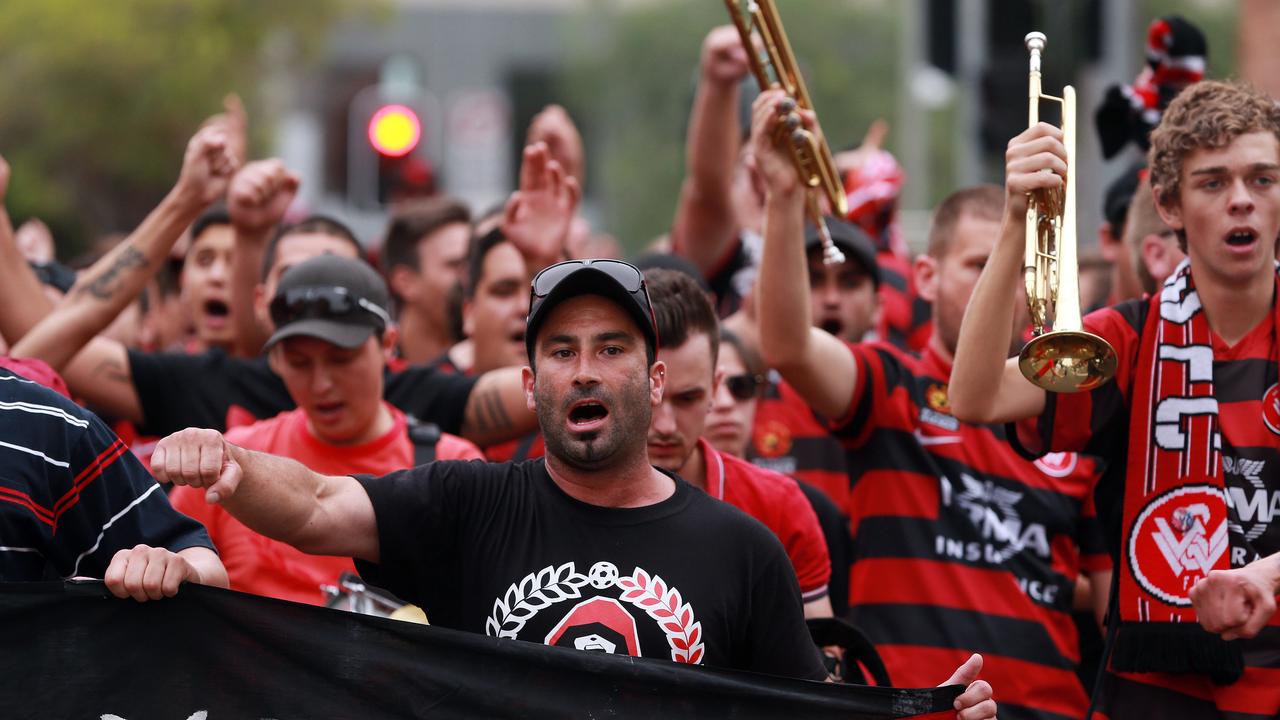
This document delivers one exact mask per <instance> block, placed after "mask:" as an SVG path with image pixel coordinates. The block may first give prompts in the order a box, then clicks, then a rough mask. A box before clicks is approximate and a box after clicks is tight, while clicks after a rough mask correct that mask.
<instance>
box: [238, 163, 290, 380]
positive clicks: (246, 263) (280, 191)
mask: <svg viewBox="0 0 1280 720" xmlns="http://www.w3.org/2000/svg"><path fill="white" fill-rule="evenodd" d="M299 183H300V180H299V178H298V176H297V175H296V174H294V173H293V172H291V171H290V170H289V169H288V168H286V167H285V166H284V163H283V162H281V161H280V160H276V159H274V158H273V159H271V160H256V161H254V162H251V163H247V164H245V166H244V167H243V168H241V170H240V172H238V173H236V176H235V178H233V179H232V180H231V186H230V187H229V188H228V189H227V214H228V215H230V216H231V229H232V232H234V234H235V252H233V253H232V254H231V321H232V322H233V323H235V354H236V355H239V356H240V357H256V356H257V355H258V354H259V353H261V352H262V346H263V345H264V344H266V342H267V338H268V337H269V335H268V333H267V332H266V330H265V329H263V327H262V325H261V324H259V322H258V318H257V317H256V316H255V315H254V311H253V295H254V291H255V289H256V288H257V286H258V283H259V281H260V280H261V278H262V256H263V253H265V252H266V246H267V241H268V240H269V239H270V237H271V234H272V233H273V232H275V229H276V226H277V225H279V224H280V221H281V220H283V219H284V215H285V212H286V211H287V210H288V209H289V205H290V204H292V203H293V198H294V197H295V196H296V195H297V193H298V185H299Z"/></svg>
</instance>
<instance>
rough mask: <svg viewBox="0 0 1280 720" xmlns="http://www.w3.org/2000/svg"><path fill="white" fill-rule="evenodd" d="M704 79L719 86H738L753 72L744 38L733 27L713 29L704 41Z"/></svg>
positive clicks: (702, 61)
mask: <svg viewBox="0 0 1280 720" xmlns="http://www.w3.org/2000/svg"><path fill="white" fill-rule="evenodd" d="M701 67H702V77H703V79H704V80H706V81H708V82H712V83H716V84H719V85H736V84H738V83H739V82H742V79H743V78H745V77H746V76H747V73H749V72H751V64H750V62H749V61H748V59H747V50H746V48H744V47H742V36H741V35H739V34H738V29H737V28H736V27H734V26H733V25H721V26H720V27H717V28H712V29H711V32H709V33H707V37H706V39H705V40H703V41H702V60H701Z"/></svg>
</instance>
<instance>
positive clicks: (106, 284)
mask: <svg viewBox="0 0 1280 720" xmlns="http://www.w3.org/2000/svg"><path fill="white" fill-rule="evenodd" d="M146 266H147V258H146V256H145V255H143V254H142V253H140V252H138V249H137V248H135V247H134V246H132V245H126V246H125V247H124V248H123V249H122V250H121V251H120V254H119V255H117V256H116V259H115V260H114V261H112V263H111V264H110V265H109V266H107V269H106V270H104V271H102V274H101V275H99V276H98V277H96V278H94V279H92V280H90V281H89V282H88V283H86V284H85V285H82V286H80V287H77V288H76V289H75V292H76V293H86V292H87V293H89V294H90V295H92V296H94V297H96V298H98V299H99V300H110V299H111V296H112V295H115V294H116V292H117V291H119V289H120V288H119V282H118V281H119V279H120V276H121V275H122V274H124V273H125V272H126V271H128V270H131V269H133V268H139V267H146Z"/></svg>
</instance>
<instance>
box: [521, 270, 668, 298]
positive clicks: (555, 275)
mask: <svg viewBox="0 0 1280 720" xmlns="http://www.w3.org/2000/svg"><path fill="white" fill-rule="evenodd" d="M584 267H590V268H592V269H593V270H599V271H600V272H602V273H604V274H606V275H608V276H609V277H611V278H613V279H614V280H615V281H616V282H617V283H618V284H619V285H621V286H622V289H623V290H626V291H627V292H629V293H631V294H633V295H636V294H638V293H640V292H642V291H643V290H644V275H642V274H641V273H640V270H639V269H638V268H637V267H636V266H635V265H632V264H630V263H625V262H622V261H621V260H565V261H564V262H559V263H556V264H555V265H551V266H548V267H546V268H544V269H543V270H542V271H541V272H539V273H538V274H537V275H534V276H533V296H534V297H537V298H544V297H546V296H548V295H550V294H551V291H552V290H554V289H555V287H556V286H557V285H559V284H560V281H562V280H564V279H565V278H566V277H569V276H570V275H572V274H573V273H574V272H576V271H577V270H580V269H582V268H584ZM645 300H646V303H645V304H646V305H648V302H647V300H648V295H647V293H646V295H645Z"/></svg>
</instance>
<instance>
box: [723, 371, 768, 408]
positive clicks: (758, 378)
mask: <svg viewBox="0 0 1280 720" xmlns="http://www.w3.org/2000/svg"><path fill="white" fill-rule="evenodd" d="M765 382H766V380H765V377H764V376H763V375H750V374H743V375H729V376H728V377H726V378H725V379H724V386H725V387H726V388H728V390H729V394H730V395H732V396H733V399H734V400H738V401H741V402H746V401H747V400H751V399H752V398H756V397H759V395H760V391H761V390H763V389H764V384H765Z"/></svg>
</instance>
